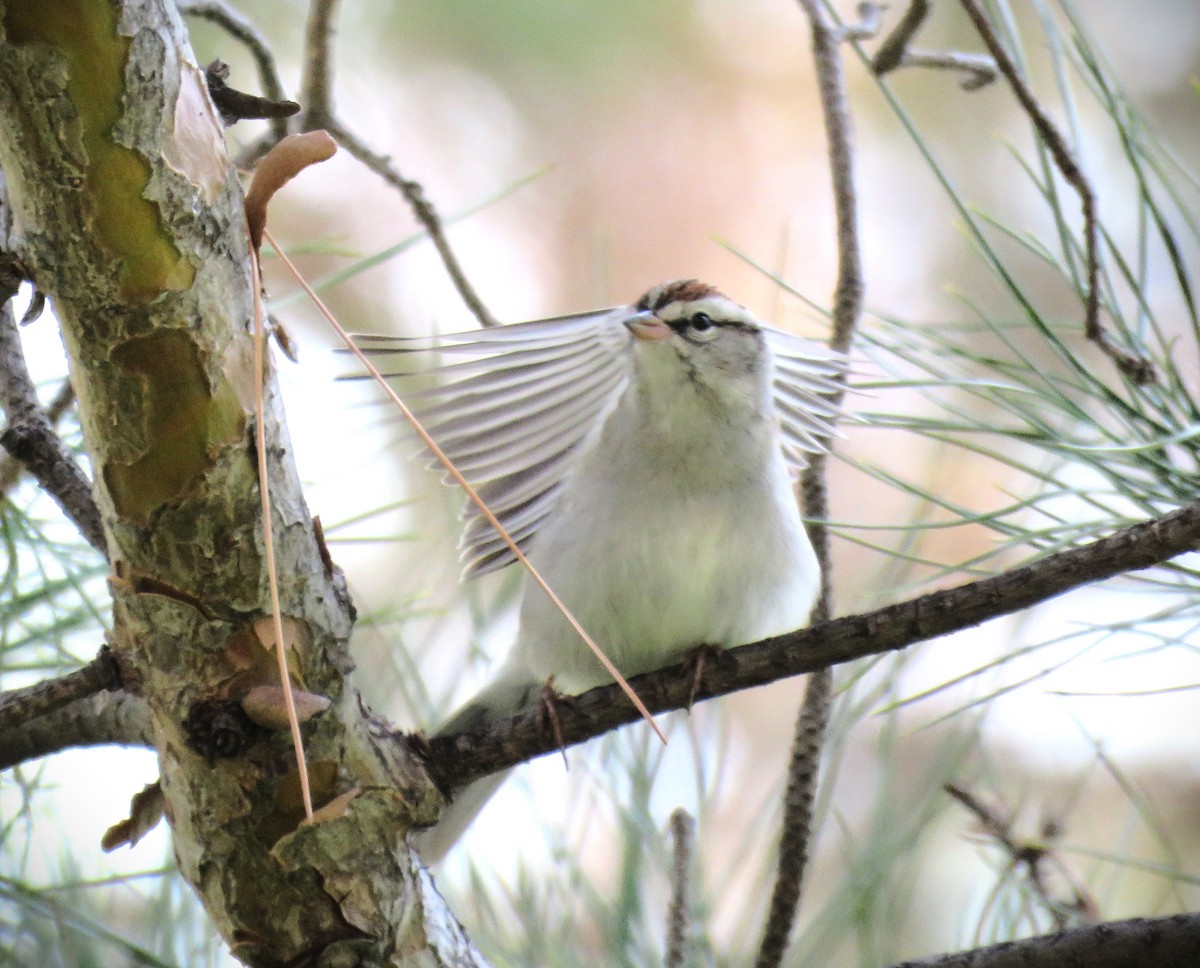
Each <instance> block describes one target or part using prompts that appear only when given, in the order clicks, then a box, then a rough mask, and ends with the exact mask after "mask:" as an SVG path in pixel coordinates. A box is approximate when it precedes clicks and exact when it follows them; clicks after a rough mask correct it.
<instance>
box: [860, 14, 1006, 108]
mask: <svg viewBox="0 0 1200 968" xmlns="http://www.w3.org/2000/svg"><path fill="white" fill-rule="evenodd" d="M928 16H929V0H912V2H911V3H910V4H909V5H908V9H907V10H905V11H904V16H903V17H901V18H900V22H899V23H898V24H896V29H895V30H893V31H892V32H891V33H890V34H889V35H888V36H887V39H886V40H884V42H883V43H882V44H880V45H879V49H878V50H877V51H876V52H875V56H874V57H872V58H871V69H872V70H873V71H874V72H875V73H876V74H877V75H878V76H879V77H883V75H884V74H888V73H891V72H892V71H894V70H898V69H899V68H901V67H930V68H934V69H937V70H946V71H962V72H963V73H965V74H966V75H967V76H966V77H965V78H964V79H963V82H962V88H963V90H964V91H975V90H978V89H979V88H981V87H986V86H987V85H988V84H991V83H992V81H994V80H995V79H996V62H995V61H993V60H992V59H991V58H990V57H983V56H981V55H979V54H964V53H960V52H959V51H939V52H934V51H928V50H916V49H915V48H914V47H913V46H912V40H913V38H914V37H915V36H916V34H917V31H918V30H920V29H921V26H922V24H924V23H925V19H926V18H927V17H928Z"/></svg>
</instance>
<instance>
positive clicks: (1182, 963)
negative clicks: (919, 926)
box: [888, 914, 1200, 968]
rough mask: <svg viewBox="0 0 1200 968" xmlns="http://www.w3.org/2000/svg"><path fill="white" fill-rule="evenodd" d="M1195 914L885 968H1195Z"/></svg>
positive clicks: (1199, 945)
mask: <svg viewBox="0 0 1200 968" xmlns="http://www.w3.org/2000/svg"><path fill="white" fill-rule="evenodd" d="M1198 952H1200V914H1177V915H1175V916H1174V917H1167V918H1133V919H1131V920H1128V921H1109V922H1106V923H1104V924H1091V925H1087V926H1086V927H1081V928H1074V929H1072V930H1070V931H1060V932H1059V933H1057V934H1045V935H1040V936H1038V937H1036V938H1024V939H1022V940H1020V941H1005V942H1004V943H1002V944H997V945H992V946H991V947H988V948H976V949H975V950H974V951H960V952H955V953H954V954H949V955H937V956H935V957H933V958H921V959H920V960H919V961H905V962H901V963H898V964H894V965H890V966H888V968H1135V966H1147V968H1150V966H1152V968H1195V965H1196V964H1197V957H1198V954H1197V953H1198Z"/></svg>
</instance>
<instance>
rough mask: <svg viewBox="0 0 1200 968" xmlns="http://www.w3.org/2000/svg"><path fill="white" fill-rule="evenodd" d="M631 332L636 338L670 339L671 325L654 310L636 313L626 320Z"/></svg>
mask: <svg viewBox="0 0 1200 968" xmlns="http://www.w3.org/2000/svg"><path fill="white" fill-rule="evenodd" d="M625 325H626V326H627V327H629V332H631V333H633V336H634V339H644V340H657V339H670V338H671V327H670V326H668V325H667V324H666V323H664V322H663V321H662V320H661V319H659V318H658V317H657V316H655V315H654V313H652V312H640V313H635V314H634V315H632V316H630V317H629V318H628V319H626V320H625Z"/></svg>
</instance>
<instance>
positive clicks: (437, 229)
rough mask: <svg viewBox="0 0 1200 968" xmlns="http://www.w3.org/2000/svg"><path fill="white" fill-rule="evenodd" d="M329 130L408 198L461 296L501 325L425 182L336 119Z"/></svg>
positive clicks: (483, 319) (481, 316)
mask: <svg viewBox="0 0 1200 968" xmlns="http://www.w3.org/2000/svg"><path fill="white" fill-rule="evenodd" d="M325 127H326V129H327V130H328V131H329V133H330V134H331V135H333V136H334V138H335V139H337V143H338V144H340V145H341V146H342V147H343V148H345V149H346V150H347V151H348V152H350V154H352V155H354V157H355V158H357V159H358V160H359V161H360V162H362V163H363V164H364V165H366V166H367V167H368V168H370V169H371V171H373V172H375V174H377V175H378V176H379V177H380V178H382V179H383V180H384V181H386V182H387V183H388V184H389V185H391V186H392V187H393V188H395V189H396V190H397V191H398V192H400V194H401V195H403V196H404V200H405V201H406V202H408V204H409V207H410V208H411V209H412V211H413V214H414V215H415V216H416V217H417V221H418V222H420V223H421V225H422V226H423V227H424V228H425V231H426V232H428V233H429V238H430V241H432V242H433V245H434V248H436V249H437V251H438V255H440V256H441V258H442V264H443V265H444V266H445V267H446V272H447V273H449V275H450V281H451V282H453V283H454V288H455V289H457V290H458V295H459V297H460V298H461V299H462V301H463V302H464V303H466V305H467V308H468V309H469V310H471V312H472V314H473V315H474V316H475V318H476V319H477V320H479V325H480V326H498V325H500V323H499V320H497V319H496V317H495V316H493V315H492V314H491V312H490V311H489V310H488V308H487V306H485V305H484V304H483V300H482V299H480V298H479V293H477V292H476V291H475V287H474V286H472V285H471V283H470V280H468V279H467V274H466V273H465V272H464V271H463V267H462V264H461V263H460V262H459V261H458V256H456V255H455V254H454V250H453V249H451V248H450V241H449V240H448V239H447V238H446V231H445V229H444V228H443V227H442V220H441V217H440V216H439V215H438V213H437V209H435V208H434V207H433V204H432V203H431V202H430V201H429V199H427V198H426V197H425V189H424V188H422V187H421V183H420V182H415V181H412V180H410V179H408V178H405V177H404V176H403V175H402V174H400V172H399V170H398V169H397V168H396V166H395V165H393V164H392V162H391V159H390V158H388V157H387V156H385V155H380V154H377V153H376V152H374V151H372V150H371V149H370V148H369V147H367V145H366V144H365V143H364V142H362V141H360V140H359V139H358V138H357V137H356V136H355V135H353V134H351V133H350V132H349V131H348V130H347V129H346V128H344V127H343V126H342V124H341V122H339V121H337V120H336V119H333V118H330V119H329V120H328V122H327V123H326V125H325Z"/></svg>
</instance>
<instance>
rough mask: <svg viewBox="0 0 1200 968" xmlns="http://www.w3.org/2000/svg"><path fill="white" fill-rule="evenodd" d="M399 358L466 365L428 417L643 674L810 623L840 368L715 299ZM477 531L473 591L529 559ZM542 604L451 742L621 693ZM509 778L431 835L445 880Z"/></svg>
mask: <svg viewBox="0 0 1200 968" xmlns="http://www.w3.org/2000/svg"><path fill="white" fill-rule="evenodd" d="M399 343H400V346H399V350H400V351H402V352H407V351H410V350H433V349H437V350H438V351H440V352H442V353H449V354H454V355H455V356H459V355H461V356H464V357H465V358H466V359H465V360H464V361H463V362H459V363H451V364H448V365H445V366H443V367H441V368H440V371H439V372H440V373H441V375H442V376H443V377H444V378H445V382H443V383H442V384H441V385H439V386H437V387H435V388H433V389H430V390H425V391H419V392H417V393H416V394H410V399H411V400H413V402H414V403H415V404H416V407H415V409H416V410H417V411H418V413H419V414H420V415H421V418H422V422H423V423H424V425H425V427H426V429H427V430H428V431H429V432H430V434H431V435H432V436H433V438H434V439H435V440H436V441H437V442H438V444H439V445H440V446H441V447H442V448H443V449H444V450H445V451H446V453H447V454H448V455H449V457H450V458H451V459H452V460H453V461H454V463H455V464H456V466H457V467H458V468H459V470H460V471H461V472H462V473H463V475H464V476H465V477H466V478H467V479H468V480H469V481H471V482H472V484H473V485H475V486H476V488H477V489H478V491H479V493H480V495H481V496H482V497H483V499H484V500H485V501H486V502H487V503H488V505H489V506H490V507H491V509H492V511H493V512H494V513H495V514H496V516H497V517H498V518H499V520H500V522H501V523H502V524H503V525H504V526H505V528H506V529H507V530H508V532H509V533H510V534H511V535H512V537H513V539H514V540H515V541H516V543H517V545H518V546H519V547H520V548H521V550H522V551H523V552H525V553H527V554H528V557H529V560H530V561H531V562H532V563H533V564H534V565H535V566H536V567H537V568H538V570H539V571H540V572H541V574H542V575H543V577H544V578H545V579H546V581H547V582H548V583H549V584H550V586H551V587H552V588H553V589H554V590H555V591H556V592H557V594H558V595H559V596H560V598H561V599H562V600H563V602H564V603H565V604H566V605H567V607H568V608H569V609H570V610H571V612H572V613H573V614H574V615H575V617H576V618H577V619H578V620H579V622H580V623H581V624H582V625H583V627H584V628H585V629H586V630H587V631H588V632H589V633H590V634H591V636H592V638H593V639H595V641H596V642H597V643H598V644H599V645H600V647H601V648H603V649H604V650H605V652H606V653H607V654H608V656H609V658H610V659H612V661H613V662H614V663H615V664H616V666H617V667H618V668H619V669H620V670H621V672H622V674H624V675H626V676H633V675H637V674H638V673H641V672H648V671H650V670H652V669H658V668H661V667H663V666H666V665H670V664H672V663H675V662H678V661H680V660H681V659H683V658H684V657H685V655H686V654H687V653H688V652H689V651H691V650H693V649H695V648H696V647H699V646H702V645H708V646H736V645H744V644H746V643H748V642H754V641H757V640H758V639H763V638H766V637H768V636H771V635H777V634H779V633H782V632H787V631H790V630H792V629H796V628H800V627H801V626H803V625H805V624H806V623H807V621H808V618H809V612H810V610H811V608H812V606H813V603H814V601H815V598H816V594H817V589H818V585H819V574H818V565H817V560H816V556H815V555H814V553H813V550H812V546H811V545H810V544H809V540H808V536H807V535H806V533H805V530H804V526H803V524H802V523H801V521H800V514H799V510H798V508H797V503H796V498H795V495H794V493H793V490H792V478H793V476H794V475H795V474H796V473H797V472H798V470H799V469H800V468H801V467H802V466H803V464H804V458H805V454H806V453H808V452H814V451H817V450H820V449H821V447H822V439H823V438H826V437H828V436H829V434H830V433H831V426H830V421H831V419H832V418H833V417H834V416H835V415H836V413H837V410H836V408H835V407H834V406H833V405H831V404H830V403H829V401H828V400H827V399H826V398H825V396H824V395H825V394H828V393H829V392H830V391H832V390H833V389H834V386H835V380H836V378H837V376H838V375H839V374H840V373H841V372H842V370H843V361H842V358H841V357H840V356H838V355H837V354H835V353H832V352H830V351H829V350H826V349H824V348H822V347H820V346H817V345H816V344H813V343H810V342H808V341H806V340H803V339H800V338H799V337H795V336H790V335H788V334H785V333H782V332H779V331H777V330H773V329H770V328H768V327H766V326H764V325H763V324H761V323H759V322H758V321H757V320H755V319H754V317H753V316H751V315H750V314H749V313H748V312H747V311H746V310H745V309H743V308H742V307H741V306H739V305H737V304H736V303H734V302H733V301H732V300H730V299H728V298H727V297H726V296H724V295H722V294H721V293H719V292H718V291H717V290H715V289H713V288H712V287H710V286H707V285H704V284H703V283H700V282H697V281H695V280H686V281H679V282H671V283H667V284H664V285H660V286H655V287H654V288H653V289H651V290H650V291H649V292H647V293H646V294H645V295H644V296H642V298H641V299H639V300H638V301H637V303H636V304H634V305H632V306H620V307H618V308H616V309H611V310H606V311H601V312H592V313H583V314H580V315H577V316H565V317H562V318H560V319H550V320H544V321H540V322H533V323H523V324H519V325H514V326H503V327H498V328H495V329H487V330H481V331H478V332H472V333H458V334H453V335H449V336H441V337H437V338H433V339H427V340H402V341H399ZM377 351H383V352H387V351H388V350H387V348H385V347H377ZM465 519H466V524H465V531H464V535H463V540H462V557H463V561H464V564H465V574H466V575H480V574H485V573H487V572H490V571H494V570H496V569H498V568H501V567H503V566H505V565H507V564H509V563H511V562H512V561H513V560H515V559H514V556H513V554H512V552H511V551H510V550H509V549H508V547H507V546H506V545H505V544H504V542H503V541H502V540H501V539H500V538H499V536H498V535H497V534H496V533H495V532H494V530H493V529H492V527H491V526H490V525H489V524H488V522H487V521H486V519H484V518H483V517H482V515H480V514H479V512H478V511H477V509H475V508H474V507H470V506H469V507H468V508H467V511H466V514H465ZM523 594H524V597H523V600H522V602H521V609H520V617H519V631H518V633H517V641H516V644H515V646H514V647H513V649H512V651H511V653H510V654H509V656H508V659H507V660H506V661H505V663H504V665H503V666H502V667H501V668H500V670H499V672H498V673H497V675H496V677H495V678H494V679H493V681H492V682H491V684H490V685H488V686H486V687H485V688H484V689H483V690H482V691H481V692H479V694H477V695H476V696H475V697H474V698H473V699H471V700H470V701H469V702H468V703H466V705H464V706H463V707H462V708H461V709H460V710H459V711H458V712H457V713H456V714H455V715H454V716H452V717H451V718H450V720H449V722H447V723H446V725H445V726H443V727H442V730H441V731H442V732H459V731H463V730H468V729H475V728H479V727H481V726H483V725H485V724H486V723H488V722H491V721H493V720H496V719H499V718H502V717H505V716H510V715H512V714H514V713H515V712H517V711H518V710H519V709H521V708H522V707H524V706H525V705H527V704H529V703H530V702H532V701H533V700H534V699H535V697H536V696H537V694H538V692H539V690H540V689H541V688H542V687H543V686H544V685H545V684H546V683H547V681H548V680H550V679H551V678H553V684H554V687H555V688H556V689H558V690H560V691H562V692H564V693H568V694H575V693H580V692H583V691H585V690H587V689H591V688H593V687H595V686H599V685H602V684H604V683H606V682H608V681H610V680H609V677H608V676H607V674H606V673H605V672H604V670H603V668H602V667H601V666H600V664H599V662H598V661H597V660H596V659H595V657H594V656H593V655H592V653H591V652H590V650H589V649H588V648H587V647H586V645H585V644H584V643H583V642H582V641H581V640H580V639H579V637H578V635H577V634H576V633H574V632H573V631H572V630H571V628H570V626H569V625H568V624H567V623H566V621H565V620H564V619H563V617H562V615H561V614H560V613H559V612H558V610H557V609H556V608H555V607H554V605H553V604H552V603H551V602H550V600H549V599H548V598H547V596H546V595H545V594H544V593H543V592H542V591H541V590H540V589H538V588H537V587H535V586H533V585H532V583H531V582H530V581H529V580H528V579H526V583H525V589H524V593H523ZM504 776H505V773H503V772H502V773H499V774H496V775H493V776H490V777H486V778H484V779H482V780H478V781H476V782H475V783H472V784H470V785H469V786H467V787H466V788H465V789H463V790H460V791H457V793H456V794H455V797H454V800H453V802H451V803H450V804H449V805H448V806H447V808H446V809H445V810H444V811H443V814H442V817H441V819H440V820H439V821H438V823H437V824H436V825H435V826H433V827H431V828H429V829H427V830H423V831H419V832H418V833H416V834H415V836H414V843H415V845H416V847H417V849H418V852H419V853H420V854H421V857H422V858H423V860H424V861H425V862H426V863H432V862H434V861H436V860H438V859H439V858H441V856H442V855H443V854H444V853H445V852H446V851H447V850H448V849H449V847H450V846H451V845H452V844H453V843H454V841H455V840H456V839H457V838H458V836H459V835H460V834H461V833H462V831H463V830H464V829H465V827H466V826H467V824H468V823H470V821H471V820H472V819H473V818H474V816H475V814H476V813H477V812H478V811H479V810H480V808H481V807H482V806H483V804H484V803H485V802H486V800H487V798H488V797H489V796H491V794H492V793H493V792H494V791H495V789H496V788H497V787H498V786H499V785H500V783H501V782H502V781H503V779H504Z"/></svg>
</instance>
